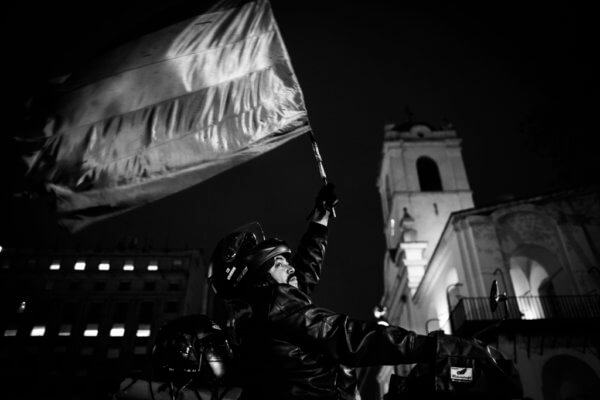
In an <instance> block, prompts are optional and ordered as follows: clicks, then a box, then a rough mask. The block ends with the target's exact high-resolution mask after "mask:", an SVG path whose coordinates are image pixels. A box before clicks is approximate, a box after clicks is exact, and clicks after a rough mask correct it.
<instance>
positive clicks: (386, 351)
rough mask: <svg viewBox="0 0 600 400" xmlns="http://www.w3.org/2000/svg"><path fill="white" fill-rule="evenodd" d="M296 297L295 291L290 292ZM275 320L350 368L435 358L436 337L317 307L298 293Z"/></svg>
mask: <svg viewBox="0 0 600 400" xmlns="http://www.w3.org/2000/svg"><path fill="white" fill-rule="evenodd" d="M290 294H291V295H292V297H293V294H294V293H290ZM286 303H287V304H286V305H285V307H284V308H280V309H279V310H278V312H277V315H278V316H277V318H273V319H272V323H273V324H274V327H275V328H276V329H278V330H281V331H282V332H285V334H286V335H287V336H289V337H291V338H294V341H295V342H297V343H298V344H300V345H301V346H310V347H312V348H315V350H317V351H319V352H322V353H324V354H327V355H328V356H329V357H331V358H333V359H334V360H336V361H338V362H340V363H342V364H344V365H347V366H349V367H364V366H369V365H396V364H412V363H417V362H424V361H432V360H433V357H434V355H435V346H436V344H435V339H434V338H432V337H428V336H423V335H417V334H416V333H415V332H412V331H408V330H406V329H403V328H401V327H399V326H383V325H379V324H377V323H376V322H370V321H361V320H357V319H352V318H349V317H348V316H346V315H342V314H337V313H334V312H333V311H330V310H328V309H326V308H320V307H316V306H314V305H312V304H310V303H309V302H308V300H304V299H303V298H302V294H299V295H298V296H297V297H296V298H295V299H294V300H292V299H290V297H288V301H286Z"/></svg>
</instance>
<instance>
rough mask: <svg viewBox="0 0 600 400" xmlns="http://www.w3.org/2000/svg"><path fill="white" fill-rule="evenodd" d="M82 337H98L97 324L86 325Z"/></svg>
mask: <svg viewBox="0 0 600 400" xmlns="http://www.w3.org/2000/svg"><path fill="white" fill-rule="evenodd" d="M83 336H85V337H95V336H98V324H87V326H86V327H85V331H83Z"/></svg>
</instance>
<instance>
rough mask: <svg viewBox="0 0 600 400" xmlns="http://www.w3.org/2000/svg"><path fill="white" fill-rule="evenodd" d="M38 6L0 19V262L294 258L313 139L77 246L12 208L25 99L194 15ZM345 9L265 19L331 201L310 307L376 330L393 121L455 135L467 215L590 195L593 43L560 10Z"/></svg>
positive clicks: (194, 6)
mask: <svg viewBox="0 0 600 400" xmlns="http://www.w3.org/2000/svg"><path fill="white" fill-rule="evenodd" d="M47 3H52V4H45V5H35V4H32V3H26V2H19V3H18V4H17V3H12V4H11V5H5V6H3V8H4V9H3V17H2V36H3V47H4V49H3V50H4V51H3V53H4V55H3V57H2V68H3V77H4V85H3V86H4V87H5V92H4V99H3V101H4V102H5V107H4V111H5V117H4V121H5V124H4V126H5V129H4V130H3V132H2V141H1V142H0V144H1V150H2V154H1V156H2V164H1V167H2V175H0V179H2V181H3V183H4V185H5V188H6V189H4V190H3V192H2V199H3V202H4V204H5V205H4V206H3V207H2V212H1V215H0V220H1V226H2V228H1V229H0V241H1V242H0V245H3V246H20V247H22V246H25V245H28V246H31V247H40V248H51V247H71V248H72V247H79V248H85V247H93V248H97V247H99V248H106V249H110V248H114V247H115V246H117V245H118V243H120V242H123V241H127V240H129V239H130V238H133V237H137V238H138V240H139V242H140V243H141V244H143V245H149V246H153V247H159V248H162V247H178V248H180V247H199V248H202V249H204V251H205V253H206V256H207V257H208V256H209V255H210V252H211V251H212V248H213V246H214V245H215V243H216V242H217V240H218V239H219V238H220V237H221V236H222V235H224V234H225V233H226V232H228V231H229V230H230V229H232V228H234V227H236V226H239V225H242V224H243V223H245V222H249V221H254V220H257V221H260V222H261V223H262V225H263V228H264V229H265V231H266V232H267V234H268V235H269V234H270V235H275V236H279V237H282V238H284V239H287V240H288V241H290V242H291V243H296V242H297V240H298V239H299V237H300V235H301V233H302V232H303V229H304V226H305V224H306V221H305V216H306V215H307V214H308V212H309V211H310V209H311V208H312V204H313V199H314V195H315V194H316V192H317V191H318V189H319V186H320V180H319V176H318V172H317V168H316V165H315V163H314V159H313V156H312V152H311V149H310V143H309V140H308V138H299V139H296V140H294V141H292V142H291V143H288V144H286V145H284V146H283V147H280V148H278V149H276V150H275V151H273V152H271V153H268V154H266V155H264V156H261V157H259V158H258V159H256V160H254V161H251V162H249V163H247V164H243V165H242V166H239V167H236V168H234V169H232V170H230V171H228V172H226V173H224V174H222V175H220V176H217V177H216V178H213V179H211V180H209V181H207V182H204V183H202V184H199V185H197V186H196V187H193V188H191V189H189V190H186V191H184V192H181V193H178V194H175V195H173V196H170V197H169V198H166V199H164V200H161V201H158V202H156V203H154V204H152V205H149V206H145V207H143V208H140V209H137V210H135V211H132V212H130V213H127V214H124V215H122V216H119V217H115V218H113V219H110V220H106V221H104V222H100V223H98V224H96V225H93V226H91V227H89V228H87V229H85V230H83V231H82V232H80V233H77V234H69V233H67V232H66V231H63V230H61V229H60V228H59V227H57V226H56V225H55V224H54V223H53V221H52V218H51V216H50V215H49V214H48V213H47V212H46V210H45V209H44V207H42V206H41V205H40V204H37V203H35V204H26V203H24V202H23V201H22V200H20V199H15V198H13V197H11V196H10V194H9V193H10V191H11V189H12V187H14V186H15V185H18V183H19V178H18V174H19V172H20V170H19V168H18V167H17V166H16V163H15V160H14V154H15V153H14V150H13V149H12V147H11V146H10V140H9V139H10V137H11V136H13V135H14V134H17V133H18V129H19V126H20V125H19V118H20V115H21V114H20V110H21V105H22V104H23V102H24V101H25V99H26V98H27V97H28V96H30V95H31V93H33V92H34V91H36V90H39V88H41V87H43V85H44V82H46V81H47V80H48V79H49V78H51V77H53V76H58V75H61V74H64V73H68V72H70V71H73V70H76V69H77V67H78V66H79V65H82V64H84V63H85V62H86V61H88V60H89V59H90V58H91V57H93V56H95V55H97V54H98V53H101V52H102V51H104V50H106V49H109V48H111V47H113V46H115V45H117V44H120V43H122V42H124V41H126V40H129V39H133V38H135V37H136V36H138V35H140V34H143V33H147V32H150V31H152V30H155V29H157V28H161V27H163V26H166V25H169V24H171V23H174V22H177V21H179V20H183V19H186V18H189V17H192V16H194V15H195V14H196V13H197V12H199V11H201V10H202V6H201V4H202V2H198V1H187V2H186V1H181V0H170V1H163V2H158V1H155V0H150V1H126V0H122V1H114V0H110V1H102V2H94V3H90V2H69V3H67V2H64V1H57V2H47ZM348 3H349V2H347V1H312V0H311V1H302V2H292V1H289V0H274V1H273V2H272V5H273V9H274V12H275V17H276V19H277V21H278V23H279V27H280V30H281V32H282V35H283V38H284V41H285V42H286V45H287V48H288V51H289V53H290V56H291V58H292V63H293V65H294V69H295V71H296V75H297V77H298V79H299V81H300V84H301V86H302V88H303V91H304V95H305V100H306V104H307V108H308V111H309V118H310V120H311V124H312V126H313V128H314V131H315V133H316V136H317V138H318V140H319V144H320V147H321V153H322V155H323V158H324V159H325V168H326V170H327V173H328V176H329V178H330V180H331V181H332V182H334V183H335V184H336V185H337V187H338V194H339V197H340V200H341V203H340V206H339V208H338V218H337V219H336V220H335V221H333V223H332V226H331V231H330V232H331V236H330V247H329V252H328V257H327V260H326V265H325V272H324V274H323V280H322V284H321V286H320V288H319V289H318V292H317V294H316V297H315V301H316V302H317V303H318V304H320V305H323V306H327V307H330V308H332V309H334V310H337V311H340V312H344V313H350V314H351V315H353V316H356V317H361V318H370V317H371V315H372V314H371V310H372V308H373V305H374V304H375V303H377V301H378V300H379V297H380V296H381V287H382V284H381V275H382V274H381V271H382V260H383V253H384V247H385V246H384V236H383V222H382V214H381V209H380V200H379V196H378V191H377V188H376V180H377V175H378V169H379V162H380V158H381V150H382V139H383V125H384V124H385V123H386V122H404V121H405V120H406V118H407V114H406V112H405V110H406V108H407V107H409V109H410V110H411V112H412V114H413V118H414V120H416V121H423V122H427V123H429V124H431V125H433V126H439V125H440V124H441V123H442V122H444V121H450V122H452V123H453V124H454V126H455V129H456V130H457V132H458V135H459V136H460V137H461V138H462V139H463V156H464V160H465V164H466V168H467V175H468V177H469V181H470V184H471V188H472V189H473V192H474V200H475V204H476V206H483V205H487V204H490V203H494V202H498V201H503V200H507V199H511V198H520V197H524V196H530V195H537V194H543V193H547V192H551V191H554V190H559V189H563V188H568V187H572V186H577V185H583V184H586V183H592V182H594V181H598V178H597V176H598V170H599V168H598V167H597V165H598V163H597V162H595V160H596V158H597V156H596V151H595V150H596V149H595V146H594V145H593V143H595V142H596V140H595V136H596V135H597V125H596V124H595V123H591V122H590V120H591V118H590V117H591V115H593V114H592V112H593V111H595V110H593V109H592V104H593V103H592V99H595V98H596V97H597V94H596V93H595V89H593V88H592V82H591V77H592V66H591V58H592V54H593V53H594V52H595V49H596V47H597V44H594V45H593V46H592V37H591V35H590V32H591V24H590V23H589V19H590V18H588V17H586V15H589V10H582V9H577V8H576V6H575V5H570V4H566V3H563V4H560V6H550V5H546V6H545V7H543V8H540V7H534V6H533V5H526V6H524V5H522V4H517V3H516V2H515V3H514V4H511V3H506V2H503V3H493V4H490V3H486V4H485V5H479V6H475V7H467V6H466V5H450V4H443V3H442V2H439V3H434V2H425V3H423V2H387V1H386V2H384V1H380V2H377V1H371V2H366V3H364V4H362V5H349V4H348ZM392 3H403V4H400V5H397V4H396V5H392ZM404 3H406V4H404ZM594 103H597V101H595V102H594ZM594 122H595V121H594Z"/></svg>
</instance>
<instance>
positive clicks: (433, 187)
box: [417, 157, 443, 192]
mask: <svg viewBox="0 0 600 400" xmlns="http://www.w3.org/2000/svg"><path fill="white" fill-rule="evenodd" d="M417 174H418V175H419V186H420V187H421V191H423V192H437V191H442V190H443V189H442V180H441V178H440V171H439V169H438V166H437V164H436V162H435V161H433V160H432V159H431V158H429V157H419V159H418V160H417Z"/></svg>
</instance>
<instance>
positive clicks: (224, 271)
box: [209, 223, 292, 298]
mask: <svg viewBox="0 0 600 400" xmlns="http://www.w3.org/2000/svg"><path fill="white" fill-rule="evenodd" d="M255 224H256V225H258V224H257V223H255ZM258 227H259V228H260V225H258ZM261 234H262V230H261ZM261 236H262V237H261V239H262V240H260V241H259V240H258V239H257V234H256V233H254V232H251V231H250V230H240V231H236V232H233V233H230V234H228V235H227V236H225V237H224V238H223V239H221V241H220V242H219V243H218V244H217V246H216V248H215V250H214V252H213V255H212V257H211V261H210V264H211V266H210V267H211V269H212V274H211V276H210V277H209V280H210V283H211V286H212V288H213V290H214V291H215V293H217V294H219V295H220V296H223V297H224V298H231V297H235V295H237V294H239V292H240V289H241V288H244V287H251V286H252V283H256V281H257V278H260V273H261V272H264V271H265V267H264V265H265V264H266V263H267V262H268V261H269V260H272V259H273V258H275V257H276V256H278V255H283V256H285V257H288V258H289V257H290V256H291V254H292V251H291V250H290V248H289V246H288V245H287V243H286V242H284V241H283V240H280V239H277V238H270V239H264V235H261Z"/></svg>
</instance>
